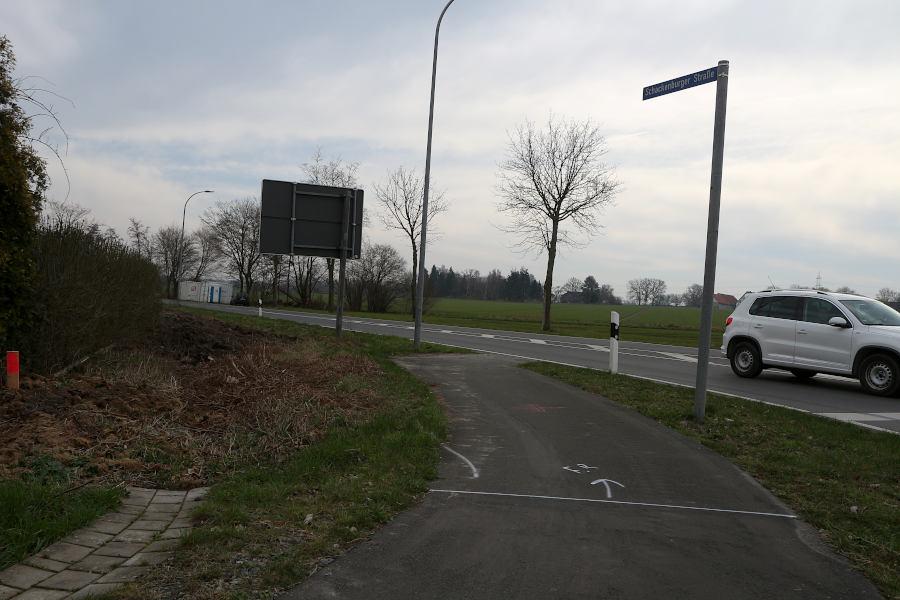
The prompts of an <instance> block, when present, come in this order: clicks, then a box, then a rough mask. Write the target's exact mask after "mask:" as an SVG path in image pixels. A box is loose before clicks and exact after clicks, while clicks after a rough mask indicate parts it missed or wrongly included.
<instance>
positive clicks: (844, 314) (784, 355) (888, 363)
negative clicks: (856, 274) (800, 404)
mask: <svg viewBox="0 0 900 600" xmlns="http://www.w3.org/2000/svg"><path fill="white" fill-rule="evenodd" d="M722 352H724V353H725V356H727V357H728V359H729V360H730V361H731V369H732V370H733V371H734V372H735V374H737V375H738V376H740V377H756V376H757V375H759V374H760V372H761V371H762V370H763V369H766V368H770V367H771V368H778V369H785V370H788V371H790V372H791V373H793V374H794V375H796V376H797V377H800V378H803V379H806V378H809V377H813V376H814V375H816V374H817V373H830V374H833V375H843V376H845V377H855V378H856V377H858V378H859V381H860V383H861V384H862V387H863V389H864V390H866V391H867V392H869V393H870V394H875V395H878V396H894V395H898V393H900V313H898V312H897V311H895V310H894V309H892V308H890V307H889V306H887V305H886V304H882V303H881V302H878V301H876V300H872V299H870V298H865V297H863V296H857V295H853V294H833V293H830V292H818V291H809V290H772V291H766V292H756V293H748V294H745V295H744V297H743V298H741V301H740V303H739V304H738V306H737V308H735V310H734V312H733V313H732V314H731V316H730V317H728V319H726V320H725V338H724V340H723V343H722Z"/></svg>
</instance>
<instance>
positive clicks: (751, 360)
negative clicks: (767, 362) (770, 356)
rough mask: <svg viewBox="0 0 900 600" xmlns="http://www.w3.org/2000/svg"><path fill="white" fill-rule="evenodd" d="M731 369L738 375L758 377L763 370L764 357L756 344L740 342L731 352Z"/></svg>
mask: <svg viewBox="0 0 900 600" xmlns="http://www.w3.org/2000/svg"><path fill="white" fill-rule="evenodd" d="M731 370H732V371H734V374H735V375H737V376H738V377H756V376H757V375H759V374H760V373H761V372H762V357H760V355H759V350H758V349H757V348H756V345H755V344H751V343H750V342H738V343H737V345H735V347H734V350H733V351H732V353H731Z"/></svg>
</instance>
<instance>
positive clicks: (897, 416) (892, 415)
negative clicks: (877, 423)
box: [872, 412, 900, 421]
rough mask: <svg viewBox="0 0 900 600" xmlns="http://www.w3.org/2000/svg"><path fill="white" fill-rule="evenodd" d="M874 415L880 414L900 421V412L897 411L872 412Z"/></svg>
mask: <svg viewBox="0 0 900 600" xmlns="http://www.w3.org/2000/svg"><path fill="white" fill-rule="evenodd" d="M872 414H873V415H878V416H879V417H884V418H886V419H892V420H894V421H900V412H897V413H893V412H892V413H872Z"/></svg>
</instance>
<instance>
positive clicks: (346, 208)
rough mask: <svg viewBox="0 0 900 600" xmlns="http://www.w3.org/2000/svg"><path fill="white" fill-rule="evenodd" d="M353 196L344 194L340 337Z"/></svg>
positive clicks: (339, 334) (339, 312) (338, 328)
mask: <svg viewBox="0 0 900 600" xmlns="http://www.w3.org/2000/svg"><path fill="white" fill-rule="evenodd" d="M351 200H352V198H351V195H350V193H349V192H348V193H347V194H346V195H345V196H344V223H343V231H342V233H341V266H340V271H339V272H338V305H337V316H336V317H335V324H334V330H335V332H336V333H337V336H338V337H341V332H342V331H343V330H344V288H345V287H346V285H347V284H346V280H347V276H346V271H347V232H348V230H349V229H350V202H351Z"/></svg>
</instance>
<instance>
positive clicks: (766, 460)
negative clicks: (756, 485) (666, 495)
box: [524, 363, 900, 598]
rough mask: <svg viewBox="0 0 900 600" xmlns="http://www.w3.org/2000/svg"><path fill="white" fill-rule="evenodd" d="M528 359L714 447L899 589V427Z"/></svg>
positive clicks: (895, 594)
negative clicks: (871, 426) (696, 413)
mask: <svg viewBox="0 0 900 600" xmlns="http://www.w3.org/2000/svg"><path fill="white" fill-rule="evenodd" d="M524 366H525V368H527V369H530V370H532V371H535V372H537V373H541V374H543V375H547V376H550V377H555V378H557V379H560V380H562V381H565V382H567V383H570V384H572V385H575V386H577V387H580V388H582V389H584V390H587V391H589V392H593V393H596V394H600V395H601V396H604V397H606V398H608V399H610V400H612V401H614V402H618V403H620V404H625V405H627V406H630V407H632V408H634V409H635V410H637V411H638V412H640V413H641V414H644V415H646V416H648V417H651V418H653V419H655V420H656V421H658V422H660V423H662V424H664V425H667V426H668V427H671V428H673V429H675V430H676V431H678V432H680V433H682V434H684V435H687V436H688V437H691V438H693V439H695V440H697V441H699V442H700V443H702V444H703V445H704V446H707V447H709V448H711V449H712V450H715V451H716V452H718V453H719V454H721V455H723V456H725V457H726V458H728V459H730V460H731V461H732V462H734V463H735V464H737V465H738V466H739V467H741V468H742V469H743V470H745V471H746V472H748V473H749V474H750V475H752V476H753V477H754V478H756V480H757V481H759V482H760V483H761V484H762V485H764V486H765V487H766V488H768V489H769V490H770V491H771V492H772V493H774V494H775V495H776V496H778V497H779V498H781V499H782V500H783V501H784V502H785V503H786V504H788V505H789V506H790V507H791V508H792V509H794V510H795V511H796V512H797V513H798V514H799V515H800V516H801V517H802V518H803V519H804V520H805V521H806V522H808V523H810V524H811V525H813V526H814V527H816V528H817V529H819V531H820V532H821V534H822V535H823V537H825V539H826V540H827V541H828V542H829V543H830V544H831V545H832V546H833V547H834V548H835V549H836V550H837V551H838V552H840V553H841V554H843V555H845V556H847V557H848V558H849V559H850V561H851V562H852V563H853V564H854V565H855V566H856V567H858V568H859V569H861V570H862V571H864V572H865V573H866V575H867V576H868V577H869V578H870V579H871V580H872V581H873V582H874V583H875V584H876V585H877V586H878V587H879V588H880V590H881V591H882V593H884V594H885V595H886V596H887V597H889V598H900V436H897V435H892V434H889V433H882V432H877V431H871V430H867V429H863V428H861V427H858V426H855V425H850V424H848V423H841V422H838V421H832V420H830V419H824V418H821V417H816V416H813V415H809V414H805V413H801V412H798V411H793V410H789V409H786V408H781V407H777V406H769V405H765V404H761V403H756V402H750V401H746V400H740V399H737V398H729V397H726V396H718V395H715V394H711V395H710V397H709V400H708V404H707V418H706V421H705V422H704V423H703V424H702V425H700V424H698V423H697V422H696V421H694V420H693V417H692V413H693V390H691V389H688V388H682V387H676V386H669V385H664V384H658V383H653V382H649V381H643V380H639V379H634V378H631V377H626V376H614V375H610V374H609V373H604V372H602V371H594V370H590V369H579V368H574V367H565V366H562V365H555V364H550V363H528V364H526V365H524Z"/></svg>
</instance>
